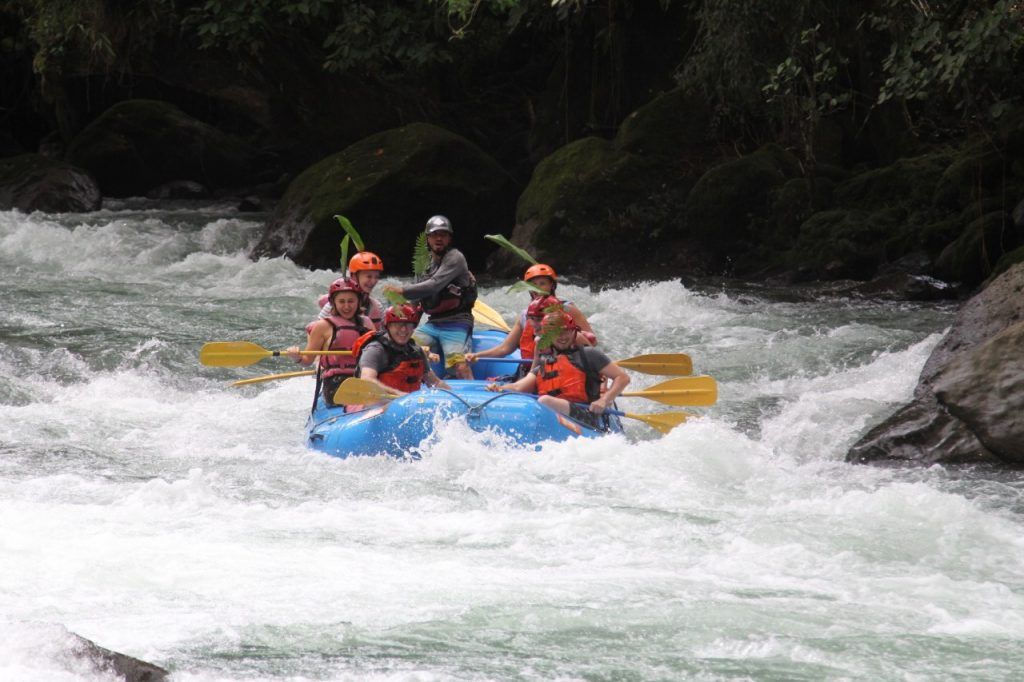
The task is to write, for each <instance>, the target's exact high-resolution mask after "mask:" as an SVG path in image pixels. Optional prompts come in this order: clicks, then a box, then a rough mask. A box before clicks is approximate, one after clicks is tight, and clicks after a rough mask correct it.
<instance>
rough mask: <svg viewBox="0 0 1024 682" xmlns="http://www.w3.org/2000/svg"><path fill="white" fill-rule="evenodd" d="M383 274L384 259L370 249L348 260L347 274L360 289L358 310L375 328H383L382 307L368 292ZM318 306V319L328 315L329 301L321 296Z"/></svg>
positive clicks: (329, 312)
mask: <svg viewBox="0 0 1024 682" xmlns="http://www.w3.org/2000/svg"><path fill="white" fill-rule="evenodd" d="M383 274H384V261H383V260H381V258H380V256H378V255H377V254H375V253H373V252H371V251H360V252H359V253H357V254H356V255H354V256H352V257H351V258H350V259H349V261H348V276H349V278H350V279H352V280H353V281H354V282H356V283H357V284H358V285H359V289H360V290H361V291H362V296H361V299H360V305H359V312H360V313H362V314H363V315H366V316H367V317H369V318H370V320H371V321H372V322H373V326H374V327H375V328H377V329H381V328H383V325H384V307H383V306H382V305H381V304H380V301H378V300H377V299H375V298H374V297H373V296H371V295H370V294H371V293H372V292H373V288H374V287H375V286H377V282H379V281H380V278H381V275H383ZM320 306H321V307H320V319H324V318H326V317H330V315H331V304H330V302H329V301H325V300H323V299H322V298H321V300H320Z"/></svg>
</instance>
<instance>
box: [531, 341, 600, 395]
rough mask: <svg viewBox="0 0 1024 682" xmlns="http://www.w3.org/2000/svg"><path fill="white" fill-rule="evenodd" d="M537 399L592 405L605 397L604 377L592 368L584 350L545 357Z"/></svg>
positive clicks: (541, 365)
mask: <svg viewBox="0 0 1024 682" xmlns="http://www.w3.org/2000/svg"><path fill="white" fill-rule="evenodd" d="M537 395H550V396H554V397H556V398H563V399H565V400H568V401H569V402H571V403H591V402H593V401H595V400H597V399H598V398H599V397H600V396H601V373H600V372H598V371H595V370H594V369H593V368H592V367H590V365H589V363H588V362H587V361H586V357H585V355H584V354H583V350H582V349H580V348H574V349H573V350H571V351H568V352H564V353H563V352H556V353H555V354H553V355H551V354H547V353H546V354H543V355H541V356H540V367H539V369H538V372H537Z"/></svg>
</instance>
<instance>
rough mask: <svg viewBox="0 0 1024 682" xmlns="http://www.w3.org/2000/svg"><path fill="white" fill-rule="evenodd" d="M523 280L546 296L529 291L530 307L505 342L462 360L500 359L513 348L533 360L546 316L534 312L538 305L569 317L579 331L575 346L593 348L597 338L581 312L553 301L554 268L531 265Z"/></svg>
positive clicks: (554, 287)
mask: <svg viewBox="0 0 1024 682" xmlns="http://www.w3.org/2000/svg"><path fill="white" fill-rule="evenodd" d="M523 279H524V280H525V281H527V282H529V283H530V284H532V285H533V286H535V287H537V288H538V289H543V290H544V291H546V292H548V293H547V295H546V296H545V295H543V294H539V293H537V292H534V291H531V292H530V305H529V306H528V307H527V308H526V310H524V311H523V312H522V313H521V314H520V315H519V317H518V318H517V319H516V323H515V324H514V325H512V329H511V330H509V333H508V336H506V337H505V340H504V341H502V342H501V343H499V344H498V345H497V346H495V347H494V348H490V349H488V350H484V351H480V352H479V353H467V354H466V360H468V361H469V362H476V360H477V358H501V357H505V356H506V355H508V354H509V353H511V352H512V351H514V350H515V349H516V348H518V349H519V354H520V356H521V357H523V358H524V359H527V360H530V359H533V357H534V348H535V345H536V341H535V339H536V337H537V335H538V331H537V330H538V329H539V324H538V323H539V321H540V318H541V317H543V316H544V314H545V312H548V311H546V310H545V309H543V308H541V309H539V310H537V308H538V305H537V304H538V303H543V304H544V307H545V308H555V307H557V308H560V309H561V310H563V311H564V312H567V313H569V314H570V315H572V318H573V320H575V321H576V325H577V327H579V331H580V334H579V342H580V343H581V344H582V345H590V346H596V345H597V336H596V335H595V334H594V330H593V328H591V326H590V322H588V321H587V318H586V316H585V315H584V314H583V312H582V311H581V310H580V309H579V308H577V307H576V306H575V305H574V304H573V302H572V301H562V300H559V299H558V298H556V297H555V289H556V288H557V287H558V275H557V274H556V273H555V269H554V268H552V267H551V266H550V265H545V264H544V263H537V264H536V265H531V266H530V267H528V268H527V269H526V272H525V273H524V274H523ZM526 369H527V368H526V367H525V366H523V367H520V371H519V372H518V373H517V374H518V375H522V374H523V373H524V372H525V371H526Z"/></svg>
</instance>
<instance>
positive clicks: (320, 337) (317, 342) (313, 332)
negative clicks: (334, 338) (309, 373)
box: [285, 320, 331, 365]
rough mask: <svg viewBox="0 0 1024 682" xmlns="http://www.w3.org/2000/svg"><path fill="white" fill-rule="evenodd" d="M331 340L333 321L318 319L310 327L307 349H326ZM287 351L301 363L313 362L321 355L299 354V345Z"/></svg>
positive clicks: (289, 355)
mask: <svg viewBox="0 0 1024 682" xmlns="http://www.w3.org/2000/svg"><path fill="white" fill-rule="evenodd" d="M330 342H331V323H330V322H327V321H326V320H317V321H316V322H314V323H313V326H312V327H310V329H309V335H308V336H307V337H306V348H305V350H324V349H325V348H326V347H327V344H329V343H330ZM285 353H287V354H288V357H290V358H291V359H293V360H295V361H296V362H298V363H299V364H300V365H309V364H312V362H313V361H314V360H316V359H317V358H318V357H319V356H318V355H299V347H298V346H292V347H290V348H289V349H288V350H286V351H285Z"/></svg>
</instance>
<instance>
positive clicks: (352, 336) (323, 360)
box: [320, 315, 373, 378]
mask: <svg viewBox="0 0 1024 682" xmlns="http://www.w3.org/2000/svg"><path fill="white" fill-rule="evenodd" d="M323 319H325V320H327V323H328V324H330V325H331V342H330V343H329V344H328V345H327V348H325V349H324V350H352V346H353V345H355V342H356V341H357V340H358V339H359V337H361V336H362V335H363V334H365V333H366V332H367V330H372V329H373V323H372V322H371V321H370V319H369V318H368V317H366V316H364V315H357V316H356V317H355V318H354V319H351V320H346V319H345V318H344V317H338V316H336V315H332V316H331V317H325V318H323ZM355 371H356V358H355V354H354V353H353V354H352V355H321V356H320V372H321V375H322V376H323V377H324V378H326V377H333V376H337V375H339V374H344V375H345V376H352V375H353V374H354V373H355Z"/></svg>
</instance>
